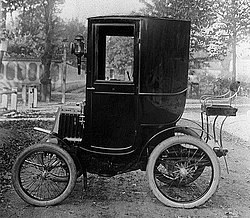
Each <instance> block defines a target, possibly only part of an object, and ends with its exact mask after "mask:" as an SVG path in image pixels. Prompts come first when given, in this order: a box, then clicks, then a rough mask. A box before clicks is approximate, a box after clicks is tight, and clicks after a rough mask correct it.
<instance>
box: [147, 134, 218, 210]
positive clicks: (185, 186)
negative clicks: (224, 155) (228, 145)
mask: <svg viewBox="0 0 250 218" xmlns="http://www.w3.org/2000/svg"><path fill="white" fill-rule="evenodd" d="M200 169H202V170H200ZM197 172H199V176H198V177H197ZM147 176H148V181H149V186H150V188H151V189H152V191H153V193H154V195H155V196H156V197H157V198H158V199H159V200H160V201H161V202H162V203H163V204H165V205H167V206H171V207H179V208H193V207H198V206H200V205H202V204H204V203H205V202H206V201H207V200H208V199H209V198H210V197H211V196H212V195H213V194H214V192H215V191H216V189H217V187H218V184H219V179H220V165H219V162H218V159H217V157H216V154H215V153H214V151H213V150H212V149H211V148H210V147H209V146H208V145H207V144H206V143H205V142H203V141H201V140H200V139H198V138H195V137H193V136H174V137H171V138H168V139H166V140H164V141H163V142H161V143H160V144H159V145H157V146H156V147H155V149H154V150H153V151H152V153H151V155H150V157H149V161H148V164H147ZM163 176H164V178H165V179H163V178H162V177H163Z"/></svg>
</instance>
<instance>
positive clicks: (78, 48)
mask: <svg viewBox="0 0 250 218" xmlns="http://www.w3.org/2000/svg"><path fill="white" fill-rule="evenodd" d="M71 53H72V54H74V55H76V57H77V68H78V75H80V74H81V57H82V56H83V55H84V38H83V36H82V35H80V34H79V35H77V36H76V37H75V40H74V42H72V43H71Z"/></svg>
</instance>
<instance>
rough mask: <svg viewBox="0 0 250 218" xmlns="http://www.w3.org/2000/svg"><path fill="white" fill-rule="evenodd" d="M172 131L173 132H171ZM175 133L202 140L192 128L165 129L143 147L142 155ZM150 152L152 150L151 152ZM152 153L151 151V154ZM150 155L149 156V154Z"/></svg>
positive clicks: (176, 127) (175, 127)
mask: <svg viewBox="0 0 250 218" xmlns="http://www.w3.org/2000/svg"><path fill="white" fill-rule="evenodd" d="M171 131H172V132H171ZM174 133H182V134H185V135H191V136H193V137H196V138H200V136H199V134H198V133H196V132H195V131H194V130H192V129H191V128H190V127H185V126H174V127H170V128H167V129H164V130H162V131H160V132H158V133H156V134H155V135H154V136H152V137H151V138H150V139H149V140H148V141H147V142H146V144H145V145H144V146H143V149H142V152H141V154H142V153H143V152H144V151H145V149H147V148H149V149H150V148H152V149H154V148H155V147H156V146H157V145H158V144H159V143H160V142H162V141H163V140H165V139H167V138H169V134H174ZM149 151H150V150H149ZM149 153H151V151H150V152H149ZM148 155H149V154H148Z"/></svg>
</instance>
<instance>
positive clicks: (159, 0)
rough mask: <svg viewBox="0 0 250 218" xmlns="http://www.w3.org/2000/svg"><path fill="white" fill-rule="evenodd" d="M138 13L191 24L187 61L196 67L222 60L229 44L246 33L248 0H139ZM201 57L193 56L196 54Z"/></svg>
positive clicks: (226, 53) (249, 10) (228, 48)
mask: <svg viewBox="0 0 250 218" xmlns="http://www.w3.org/2000/svg"><path fill="white" fill-rule="evenodd" d="M141 2H143V3H144V5H145V8H143V9H142V10H141V13H142V14H145V15H151V16H158V17H169V18H175V19H186V20H190V21H191V61H193V62H194V64H196V67H201V63H202V62H204V61H208V60H211V59H220V60H222V59H224V57H225V56H226V55H228V54H229V53H230V52H231V48H232V43H233V42H234V41H235V42H238V41H241V40H242V39H243V38H244V37H245V36H246V34H247V32H249V24H250V22H249V21H250V17H249V12H250V2H249V0H231V1H227V0H216V1H214V0H206V1H205V0H190V1H183V0H168V1H166V0H151V1H149V0H141ZM201 50H202V51H204V52H205V54H206V55H205V56H202V57H197V56H195V53H196V52H197V51H201Z"/></svg>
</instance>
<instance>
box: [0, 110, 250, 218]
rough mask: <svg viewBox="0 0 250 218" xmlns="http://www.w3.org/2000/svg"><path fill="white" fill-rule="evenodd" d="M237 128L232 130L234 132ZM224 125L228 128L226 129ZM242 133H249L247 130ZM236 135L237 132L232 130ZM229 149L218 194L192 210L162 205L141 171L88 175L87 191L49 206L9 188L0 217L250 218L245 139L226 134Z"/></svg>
mask: <svg viewBox="0 0 250 218" xmlns="http://www.w3.org/2000/svg"><path fill="white" fill-rule="evenodd" d="M184 115H186V117H189V118H193V119H196V118H197V117H198V116H199V114H197V112H195V110H189V111H187V112H186V113H185V114H184ZM236 127H237V125H236V126H233V127H231V128H230V129H232V128H234V129H232V131H231V132H233V131H234V132H236V129H237V128H236ZM227 128H228V127H227ZM245 131H248V129H247V130H246V128H245ZM235 135H237V134H235ZM224 146H225V147H226V148H228V150H229V152H228V155H227V161H228V166H229V174H228V173H227V171H226V168H225V163H224V160H223V159H222V158H221V159H220V164H221V170H222V174H221V180H220V186H219V188H218V190H217V192H216V193H215V194H214V195H213V196H212V198H211V199H210V200H209V201H208V202H207V203H206V204H204V205H203V206H201V207H199V208H195V209H188V210H187V209H175V208H170V207H166V206H164V205H163V204H161V203H160V202H159V201H158V200H157V199H156V198H155V197H154V195H153V194H152V192H151V191H150V189H149V186H148V182H147V179H146V175H145V172H141V171H135V172H131V173H126V174H122V175H118V176H115V177H112V178H102V177H98V176H95V175H88V177H89V178H88V187H89V189H88V192H86V193H85V192H82V185H81V181H79V182H78V183H77V185H76V187H75V189H74V192H73V193H72V194H71V195H70V197H69V198H67V199H66V200H65V201H64V202H63V203H62V204H60V205H57V206H53V207H45V208H40V207H33V206H30V205H28V204H26V203H25V202H23V201H22V200H21V199H20V198H19V197H18V196H17V195H16V193H15V192H14V191H13V189H10V190H9V191H8V192H7V193H6V194H5V201H4V202H2V203H1V205H0V206H1V208H0V217H3V218H7V217H8V218H9V217H13V218H14V217H27V218H33V217H36V218H40V217H41V218H43V217H46V218H47V217H48V218H50V217H51V218H52V217H53V218H56V217H60V218H61V217H106V218H113V217H114V218H117V217H121V218H123V217H156V218H158V217H159V218H160V217H169V218H172V217H173V218H191V217H192V218H193V217H211V218H214V217H219V218H229V217H243V218H249V217H250V146H249V143H248V142H247V141H246V140H244V138H243V137H237V136H234V135H232V134H230V133H227V132H225V133H224Z"/></svg>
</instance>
